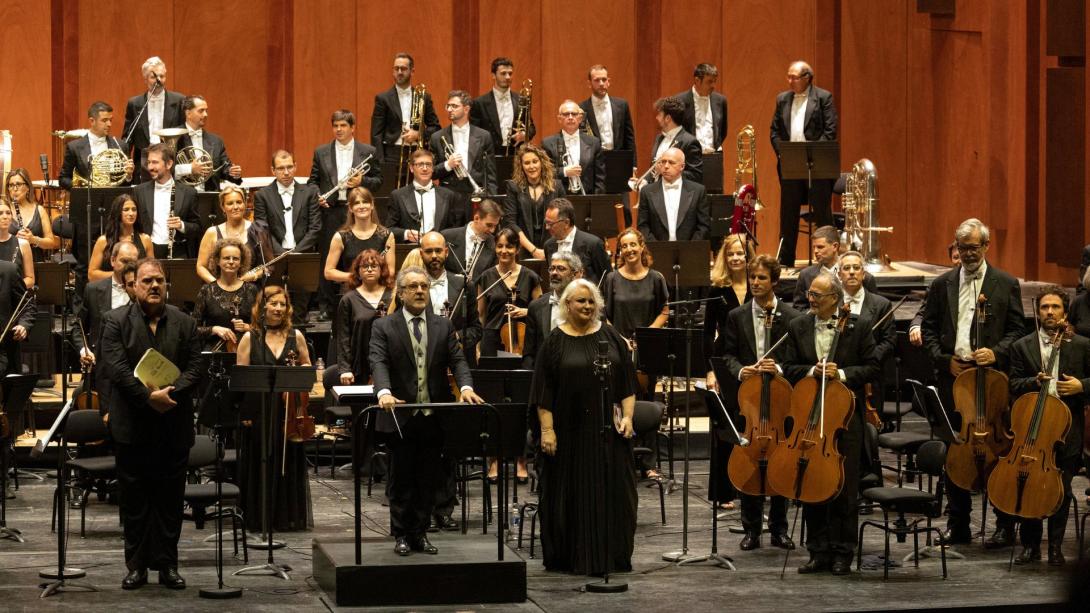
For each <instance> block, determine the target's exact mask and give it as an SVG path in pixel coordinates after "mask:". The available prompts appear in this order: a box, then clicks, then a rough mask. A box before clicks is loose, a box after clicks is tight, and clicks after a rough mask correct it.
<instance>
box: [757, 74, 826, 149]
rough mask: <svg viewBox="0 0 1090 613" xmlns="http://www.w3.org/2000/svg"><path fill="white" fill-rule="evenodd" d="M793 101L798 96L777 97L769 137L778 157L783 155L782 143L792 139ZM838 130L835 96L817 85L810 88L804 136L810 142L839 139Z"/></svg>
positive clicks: (789, 93)
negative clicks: (781, 152)
mask: <svg viewBox="0 0 1090 613" xmlns="http://www.w3.org/2000/svg"><path fill="white" fill-rule="evenodd" d="M794 99H795V94H794V92H792V91H790V90H788V91H785V92H781V93H780V94H779V95H778V96H776V110H775V111H773V113H772V126H771V127H770V128H769V129H768V136H769V139H771V141H772V148H773V149H775V150H776V155H777V156H779V155H780V143H781V142H787V141H790V140H791V103H792V102H793V101H794ZM836 130H837V117H836V105H834V104H833V95H832V94H831V93H829V92H828V91H826V90H824V89H821V88H820V87H818V86H816V85H811V86H810V91H809V93H808V94H807V97H806V119H805V121H804V122H803V126H802V134H803V136H805V137H806V140H808V141H815V140H836V135H837V132H836Z"/></svg>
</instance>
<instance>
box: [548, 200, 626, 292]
mask: <svg viewBox="0 0 1090 613" xmlns="http://www.w3.org/2000/svg"><path fill="white" fill-rule="evenodd" d="M545 229H546V230H548V231H549V235H550V236H549V240H547V241H545V260H546V261H547V262H551V261H552V260H553V254H554V253H558V252H559V253H574V254H575V255H577V256H579V259H580V260H581V261H582V262H583V278H584V279H587V280H589V281H590V282H591V283H594V284H595V285H597V284H598V283H599V282H600V281H601V279H602V277H603V276H605V274H606V273H607V272H609V271H610V265H609V256H608V255H606V244H605V242H603V241H602V239H601V238H598V237H597V236H595V235H593V234H590V233H587V232H584V231H582V230H580V229H579V228H576V227H575V207H573V206H572V203H571V201H570V200H568V199H567V198H556V199H554V200H553V201H551V202H549V204H547V205H545Z"/></svg>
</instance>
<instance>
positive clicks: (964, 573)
mask: <svg viewBox="0 0 1090 613" xmlns="http://www.w3.org/2000/svg"><path fill="white" fill-rule="evenodd" d="M922 427H923V426H922V424H921V423H920V422H919V421H917V422H916V423H913V424H910V429H920V428H922ZM677 470H678V471H679V475H678V479H679V480H680V470H681V464H680V463H679V464H678V465H677ZM692 473H693V474H692V478H691V480H690V483H691V486H690V489H689V503H690V504H689V508H690V513H691V518H690V519H691V521H690V533H689V549H690V551H691V552H692V553H695V554H703V553H707V552H708V550H709V545H710V536H711V522H710V511H709V509H708V507H707V504H706V502H705V500H704V498H703V497H704V495H705V492H706V484H707V463H706V462H704V461H699V462H693V464H692ZM310 480H311V481H310V485H311V492H312V496H313V500H314V521H315V528H314V529H313V530H311V531H309V532H304V533H290V534H285V535H278V537H279V538H282V539H283V540H285V541H286V543H287V545H288V547H287V548H286V549H281V550H278V551H277V552H276V560H277V561H278V562H280V563H285V564H288V565H290V566H291V567H292V568H293V571H292V572H291V580H290V581H284V580H280V579H273V578H270V577H255V576H246V577H233V576H230V573H231V572H233V571H234V570H237V569H239V568H242V566H243V564H242V562H241V560H233V559H231V557H230V541H229V540H228V541H225V550H226V554H227V568H226V571H227V577H226V582H227V583H228V584H229V585H234V586H240V587H242V588H244V590H245V591H244V593H243V596H242V598H241V599H238V600H231V601H205V600H202V599H199V598H198V597H197V591H198V589H199V588H201V587H210V586H214V584H215V578H216V577H215V566H214V548H213V546H212V544H211V543H204V542H203V539H204V538H205V537H207V536H208V535H210V534H212V533H213V532H212V529H211V525H208V526H207V527H206V528H205V529H204V530H200V531H198V530H196V529H194V527H193V524H192V522H186V524H185V525H184V527H183V531H182V540H181V543H180V556H181V568H180V571H181V573H182V575H183V576H184V577H185V578H186V580H187V581H188V584H189V587H188V589H186V590H183V591H177V592H175V591H170V590H167V589H165V588H162V587H160V586H159V585H157V584H155V583H154V581H155V576H154V575H152V577H151V580H152V583H151V584H149V585H147V586H145V587H143V588H141V589H139V590H136V591H133V592H125V591H123V590H121V587H120V583H121V579H122V577H123V576H124V574H125V568H124V562H123V555H122V542H121V529H120V526H119V525H118V515H117V508H116V507H115V506H112V505H109V504H107V503H104V502H99V501H97V499H95V498H94V497H93V496H92V498H91V502H90V504H89V506H88V508H87V537H86V538H80V537H79V511H78V510H75V509H73V510H72V511H71V514H70V525H71V527H72V531H73V538H72V540H71V542H70V544H69V547H68V560H69V566H76V567H80V568H83V569H84V570H86V571H87V577H86V578H84V579H82V580H81V581H82V582H85V583H90V584H93V585H95V586H97V587H98V588H99V590H100V591H99V592H96V593H84V592H77V591H72V592H68V593H65V594H63V595H60V596H53V597H50V598H48V599H44V600H39V598H38V595H39V593H40V590H39V589H38V584H39V582H40V579H38V571H39V570H41V569H43V568H46V567H50V566H55V564H56V555H57V551H56V540H55V537H54V535H52V534H51V533H50V531H49V514H50V512H49V509H50V501H51V497H52V494H53V485H54V483H53V481H52V480H49V479H47V480H46V481H44V482H43V481H36V480H33V479H30V478H24V479H22V480H21V489H20V490H19V492H18V497H17V498H16V499H15V500H11V501H8V514H7V521H8V526H10V527H12V528H17V529H19V530H21V531H22V532H23V536H24V538H26V540H27V542H26V543H22V544H21V543H17V542H14V541H11V540H2V541H0V602H3V606H2V608H3V609H4V610H8V611H22V610H35V611H38V610H43V611H49V610H73V609H75V610H92V611H103V610H111V611H144V612H146V611H186V612H189V611H221V612H222V611H253V610H285V611H326V610H350V609H337V608H336V607H335V606H334V605H333V602H332V599H330V598H327V597H326V596H325V594H324V593H323V592H322V591H321V589H320V588H318V586H317V583H316V582H315V580H314V578H313V577H312V576H311V561H310V556H311V541H312V539H313V538H315V537H320V538H332V539H340V538H345V537H350V536H351V533H352V532H351V530H352V516H351V513H352V501H351V495H352V487H351V480H350V478H348V476H347V475H344V476H342V475H341V474H340V473H338V477H337V478H335V479H330V478H329V469H328V467H327V468H325V469H324V470H322V471H321V475H320V476H318V477H316V476H314V475H313V474H311V476H310ZM1086 486H1087V481H1086V479H1085V478H1084V477H1077V478H1076V480H1075V483H1074V491H1075V492H1076V494H1077V495H1078V496H1079V499H1080V504H1079V508H1080V511H1085V509H1086V505H1085V504H1082V501H1084V500H1085V497H1084V496H1082V491H1083V489H1084V488H1085V487H1086ZM379 492H380V490H376V491H375V496H374V497H373V498H371V499H369V500H367V501H366V502H365V506H364V513H365V521H364V526H365V535H366V536H368V537H373V536H379V535H381V534H382V533H384V532H385V531H386V530H388V526H389V520H388V512H387V509H386V508H385V507H383V506H382V505H381V496H380V494H379ZM520 494H523V495H524V494H525V488H520ZM975 502H976V504H977V507H976V508H977V509H979V497H976V499H975ZM479 504H480V497H479V493H476V494H475V495H474V497H473V498H472V500H471V507H470V517H471V522H472V524H471V528H472V529H473V530H475V531H476V532H478V533H479V532H480V512H479V511H480V507H479ZM666 504H667V521H668V524H667V525H666V526H663V525H662V524H661V523H660V522H659V521H658V518H659V515H658V513H659V510H658V492H657V489H656V488H646V487H643V486H642V485H641V486H640V488H639V523H638V528H637V533H636V551H635V555H634V557H633V566H634V571H633V572H631V573H627V574H624V575H616V576H615V577H614V579H615V580H621V581H625V582H627V583H628V584H629V590H628V592H626V593H624V594H618V595H598V594H588V593H583V592H582V591H581V588H582V586H583V585H584V584H585V583H586V582H587V579H586V578H584V577H577V576H570V575H563V574H556V573H548V572H545V571H544V569H543V568H542V566H541V562H540V550H538V559H536V560H531V559H529V543H528V542H526V543H524V546H523V549H522V550H521V551H520V552H519V553H520V555H521V556H522V557H523V558H524V559H526V562H527V573H528V576H527V585H528V594H529V600H527V601H526V602H525V603H521V604H494V605H477V606H473V605H458V606H457V607H454V606H445V607H414V610H426V611H449V610H455V609H456V610H459V611H469V610H477V611H557V612H568V611H571V612H576V611H579V612H583V611H588V610H595V611H636V610H639V611H669V612H670V613H678V612H680V611H710V610H723V609H726V610H731V611H757V610H760V611H860V610H886V611H889V610H905V609H920V608H926V607H936V608H943V609H954V608H957V607H987V608H989V609H991V610H992V613H994V612H995V611H999V610H1003V607H1005V606H1006V607H1020V606H1028V605H1030V604H1031V603H1057V602H1059V601H1060V600H1062V598H1063V597H1064V595H1065V593H1066V589H1067V581H1068V573H1069V572H1070V571H1072V570H1073V569H1074V567H1075V559H1076V557H1077V552H1076V544H1075V543H1076V541H1075V531H1074V526H1073V524H1074V518H1072V525H1071V526H1069V528H1068V531H1067V539H1066V541H1065V544H1064V553H1065V555H1066V556H1067V559H1068V565H1067V566H1066V567H1063V568H1053V567H1049V566H1047V565H1046V564H1045V563H1039V564H1035V565H1032V566H1030V567H1018V566H1016V567H1015V568H1014V571H1013V572H1010V573H1009V572H1008V571H1007V559H1008V556H1009V550H1006V551H1001V552H985V551H984V550H983V548H982V547H981V545H980V544H979V541H977V543H976V544H974V545H971V546H959V547H957V550H958V551H959V552H961V553H963V554H965V555H966V559H965V560H953V559H950V560H948V564H949V574H950V577H949V579H947V580H945V581H944V580H943V579H942V576H941V570H940V567H939V561H938V559H930V558H925V559H924V560H923V561H922V562H921V565H920V568H919V569H918V570H917V569H914V568H912V567H911V565H909V566H907V567H902V568H894V569H891V571H890V579H889V581H885V582H884V581H883V580H882V574H881V570H880V569H878V570H871V571H867V570H864V571H862V572H854V571H853V573H852V575H851V576H849V577H834V576H832V575H829V574H821V575H817V576H814V575H808V576H801V575H798V574H796V572H795V567H796V566H797V565H799V564H801V563H802V562H804V561H805V557H806V554H805V553H804V552H801V551H795V552H793V553H792V555H791V560H790V562H789V564H788V572H787V574H786V576H785V577H784V578H783V579H780V575H779V571H780V568H781V566H782V564H783V555H782V551H780V550H776V549H772V548H770V547H769V546H768V538H767V536H766V537H765V539H764V545H765V548H763V549H759V550H757V551H753V552H742V551H739V550H738V541H739V539H740V537H739V535H737V534H731V533H730V532H729V531H728V530H727V528H728V527H729V525H730V524H736V523H737V517H738V513H737V511H731V512H726V514H725V515H726V519H725V521H721V522H720V534H719V550H720V553H722V554H724V555H728V556H730V557H732V558H733V560H734V563H735V565H736V566H737V568H738V570H737V571H733V572H732V571H728V570H723V569H719V568H715V567H713V566H710V565H697V566H689V567H681V568H679V567H676V566H674V565H672V564H669V563H666V562H663V561H662V560H661V555H662V553H664V552H667V551H673V550H676V549H679V548H680V545H681V541H682V538H681V532H680V531H681V506H682V493H681V491H680V489H679V490H678V491H675V492H674V493H672V494H671V495H669V496H667V499H666ZM792 514H793V513H792ZM870 517H871V518H876V517H880V516H876V515H872V516H870ZM790 518H791V516H790V515H789V519H790ZM973 519H974V528H978V527H979V521H980V515H979V513H978V512H977V513H974V515H973ZM993 519H994V518H993V517H991V516H989V520H988V521H989V526H991V524H992V522H993ZM800 521H801V519H800ZM528 529H529V526H527V534H528ZM458 538H460V537H459V535H444V536H443V538H442V542H443V544H444V547H449V546H451V545H452V544H454V543H457V540H458ZM796 540H797V534H796ZM391 546H392V543H391ZM911 548H912V545H911V540H909V542H908V543H905V544H897V543H893V544H892V552H893V557H894V558H895V559H897V560H900V559H901V558H903V556H905V555H907V554H908V553H910V552H911ZM863 550H864V556H866V555H867V554H872V555H873V554H880V553H881V552H882V540H881V536H880V533H879V532H878V531H876V530H875V531H872V530H870V529H868V531H867V536H866V539H865V542H864V549H863ZM263 554H264V552H261V551H257V550H252V551H251V557H250V563H251V564H258V563H261V562H262V561H263V560H264V556H263ZM442 555H443V553H442V551H441V552H440V554H439V557H442ZM853 569H854V566H853ZM405 587H406V589H413V588H414V586H412V585H406V586H405ZM403 609H404V608H389V609H372V610H383V611H386V610H389V611H394V610H403ZM1034 609H1036V610H1038V611H1044V610H1048V609H1049V607H1042V606H1035V607H1034ZM1011 610H1013V609H1011Z"/></svg>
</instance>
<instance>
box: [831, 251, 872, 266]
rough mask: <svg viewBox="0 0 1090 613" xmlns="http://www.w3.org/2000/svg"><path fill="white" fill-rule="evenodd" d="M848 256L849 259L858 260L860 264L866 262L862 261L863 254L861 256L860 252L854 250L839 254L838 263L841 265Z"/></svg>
mask: <svg viewBox="0 0 1090 613" xmlns="http://www.w3.org/2000/svg"><path fill="white" fill-rule="evenodd" d="M848 256H851V257H853V258H859V261H860V262H865V261H866V260H864V259H863V254H862V253H860V252H858V251H855V250H852V251H845V252H844V253H842V254H840V258H839V260H838V261H839V262H841V263H843V262H844V258H846V257H848Z"/></svg>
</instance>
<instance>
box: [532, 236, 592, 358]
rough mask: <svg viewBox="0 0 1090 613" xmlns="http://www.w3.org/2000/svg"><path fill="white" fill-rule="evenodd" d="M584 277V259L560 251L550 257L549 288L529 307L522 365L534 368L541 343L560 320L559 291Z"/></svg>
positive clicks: (562, 291) (560, 292) (561, 292)
mask: <svg viewBox="0 0 1090 613" xmlns="http://www.w3.org/2000/svg"><path fill="white" fill-rule="evenodd" d="M582 278H583V260H581V259H579V256H578V255H575V254H574V253H571V252H563V253H561V252H557V253H554V254H553V255H552V258H551V259H550V260H549V289H550V290H552V291H550V292H549V293H547V294H542V295H541V296H539V297H537V298H535V299H534V300H533V301H531V302H530V305H529V306H528V307H527V311H528V313H527V315H526V336H525V337H524V341H523V352H522V367H523V368H525V369H527V370H533V369H534V358H535V357H537V350H538V347H541V345H542V344H544V343H545V338H546V337H548V336H549V334H550V333H552V331H553V329H554V328H556V326H557V325H558V324H559V323H560V294H563V293H564V289H565V288H566V287H568V284H569V283H571V282H572V281H573V280H575V279H582Z"/></svg>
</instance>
